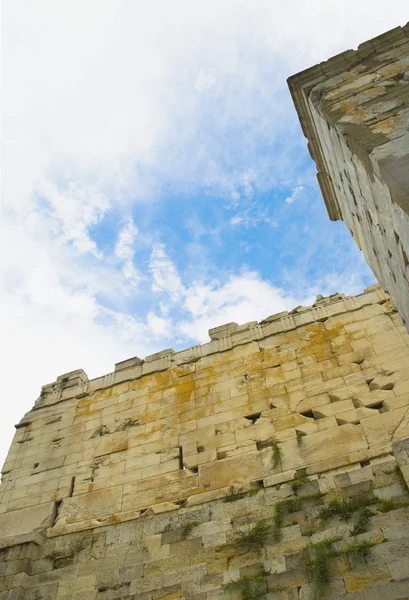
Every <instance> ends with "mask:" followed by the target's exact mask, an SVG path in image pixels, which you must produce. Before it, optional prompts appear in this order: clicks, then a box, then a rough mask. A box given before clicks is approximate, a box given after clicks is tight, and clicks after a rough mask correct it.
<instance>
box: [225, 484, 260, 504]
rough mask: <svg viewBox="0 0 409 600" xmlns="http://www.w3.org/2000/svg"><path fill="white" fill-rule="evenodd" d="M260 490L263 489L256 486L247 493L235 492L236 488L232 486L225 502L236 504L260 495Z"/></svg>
mask: <svg viewBox="0 0 409 600" xmlns="http://www.w3.org/2000/svg"><path fill="white" fill-rule="evenodd" d="M260 490H261V487H257V486H254V487H251V488H250V489H249V490H247V492H235V491H234V487H233V486H231V487H230V489H229V491H228V493H227V494H226V496H224V498H223V502H236V501H237V500H242V499H243V498H248V497H250V496H254V495H255V494H258V493H259V491H260Z"/></svg>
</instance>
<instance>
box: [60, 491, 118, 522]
mask: <svg viewBox="0 0 409 600" xmlns="http://www.w3.org/2000/svg"><path fill="white" fill-rule="evenodd" d="M121 503H122V486H117V487H114V488H110V489H109V488H108V489H105V490H98V491H96V492H93V491H89V492H88V493H87V494H82V495H80V496H74V497H72V498H66V499H65V500H64V501H63V503H62V505H61V508H60V512H59V514H58V516H57V520H56V525H57V526H61V525H62V524H65V523H75V522H78V521H82V520H86V519H89V518H95V519H98V518H99V517H103V516H106V515H109V514H111V513H115V512H118V511H119V510H120V509H121Z"/></svg>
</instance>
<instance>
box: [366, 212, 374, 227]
mask: <svg viewBox="0 0 409 600" xmlns="http://www.w3.org/2000/svg"><path fill="white" fill-rule="evenodd" d="M365 212H366V216H367V217H368V221H369V223H370V224H371V225H373V221H372V216H371V213H370V212H369V210H366V211H365Z"/></svg>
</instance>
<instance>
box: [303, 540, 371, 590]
mask: <svg viewBox="0 0 409 600" xmlns="http://www.w3.org/2000/svg"><path fill="white" fill-rule="evenodd" d="M338 541H340V538H332V539H328V540H323V541H322V542H318V543H317V544H310V545H309V546H307V548H305V549H304V550H303V552H302V558H301V564H302V567H303V570H304V572H305V573H306V575H307V576H308V579H309V580H310V582H311V583H312V587H313V598H314V600H319V599H320V598H321V597H322V594H323V592H324V591H325V589H326V587H327V586H328V584H329V582H330V580H331V559H333V558H336V557H338V556H343V555H346V554H354V555H355V556H359V557H362V558H366V557H367V556H368V553H369V550H370V548H372V546H375V545H376V544H374V543H373V542H372V543H371V542H368V541H362V542H353V543H351V544H349V545H348V546H346V547H345V548H343V549H342V550H340V549H336V548H333V544H334V543H335V542H338Z"/></svg>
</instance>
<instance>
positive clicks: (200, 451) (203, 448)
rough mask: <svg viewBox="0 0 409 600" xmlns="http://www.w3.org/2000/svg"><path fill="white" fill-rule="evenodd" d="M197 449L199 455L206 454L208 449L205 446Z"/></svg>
mask: <svg viewBox="0 0 409 600" xmlns="http://www.w3.org/2000/svg"><path fill="white" fill-rule="evenodd" d="M196 447H197V451H198V453H199V454H201V453H202V452H204V451H205V450H206V448H205V447H204V446H196Z"/></svg>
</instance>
